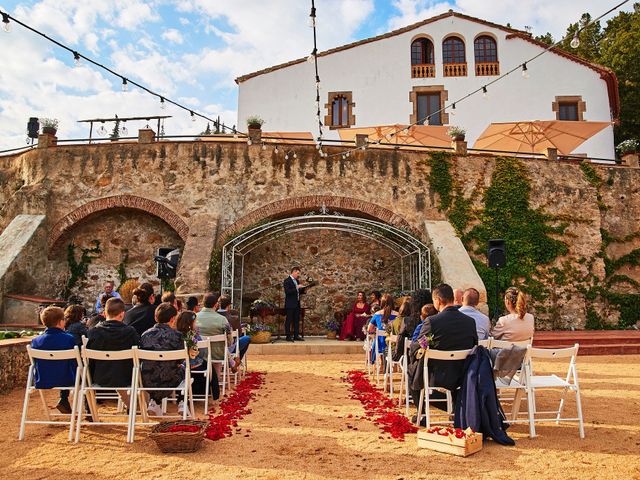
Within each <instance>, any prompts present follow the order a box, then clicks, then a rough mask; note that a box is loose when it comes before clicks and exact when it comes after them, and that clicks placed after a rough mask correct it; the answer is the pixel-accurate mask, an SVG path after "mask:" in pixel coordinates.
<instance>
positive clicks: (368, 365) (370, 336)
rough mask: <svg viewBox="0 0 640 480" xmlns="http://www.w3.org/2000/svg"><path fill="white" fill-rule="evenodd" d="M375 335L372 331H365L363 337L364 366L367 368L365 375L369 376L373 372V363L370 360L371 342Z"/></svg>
mask: <svg viewBox="0 0 640 480" xmlns="http://www.w3.org/2000/svg"><path fill="white" fill-rule="evenodd" d="M374 339H375V335H374V334H372V333H368V332H367V333H365V337H364V345H363V347H362V348H364V366H365V368H366V369H367V375H368V376H369V377H371V375H372V373H373V363H372V362H371V352H372V351H373V342H374Z"/></svg>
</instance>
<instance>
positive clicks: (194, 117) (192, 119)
mask: <svg viewBox="0 0 640 480" xmlns="http://www.w3.org/2000/svg"><path fill="white" fill-rule="evenodd" d="M191 121H192V122H195V121H196V114H195V113H193V110H191Z"/></svg>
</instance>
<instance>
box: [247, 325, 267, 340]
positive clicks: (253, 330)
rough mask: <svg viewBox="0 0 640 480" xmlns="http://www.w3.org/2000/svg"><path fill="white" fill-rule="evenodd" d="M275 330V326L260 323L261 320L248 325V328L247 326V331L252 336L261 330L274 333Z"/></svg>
mask: <svg viewBox="0 0 640 480" xmlns="http://www.w3.org/2000/svg"><path fill="white" fill-rule="evenodd" d="M273 331H274V328H273V326H271V325H267V324H265V323H260V322H256V323H250V324H248V325H247V328H246V333H247V335H249V336H250V337H253V336H254V335H256V334H257V333H260V332H269V333H273Z"/></svg>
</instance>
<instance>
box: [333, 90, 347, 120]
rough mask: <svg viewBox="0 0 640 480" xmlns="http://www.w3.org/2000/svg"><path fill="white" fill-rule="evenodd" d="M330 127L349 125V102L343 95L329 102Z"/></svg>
mask: <svg viewBox="0 0 640 480" xmlns="http://www.w3.org/2000/svg"><path fill="white" fill-rule="evenodd" d="M331 125H332V126H334V127H342V126H344V127H346V126H348V125H349V100H348V99H347V97H345V96H344V95H338V96H337V97H335V98H334V99H333V102H331Z"/></svg>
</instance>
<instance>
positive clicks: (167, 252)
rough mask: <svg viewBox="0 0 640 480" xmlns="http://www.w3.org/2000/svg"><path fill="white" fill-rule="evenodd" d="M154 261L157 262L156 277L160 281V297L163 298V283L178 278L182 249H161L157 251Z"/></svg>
mask: <svg viewBox="0 0 640 480" xmlns="http://www.w3.org/2000/svg"><path fill="white" fill-rule="evenodd" d="M153 260H154V261H155V262H156V276H157V277H158V279H159V280H160V296H162V281H163V280H166V279H170V278H176V273H177V269H178V261H179V260H180V249H178V248H171V247H160V248H158V250H156V255H155V256H154V257H153Z"/></svg>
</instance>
